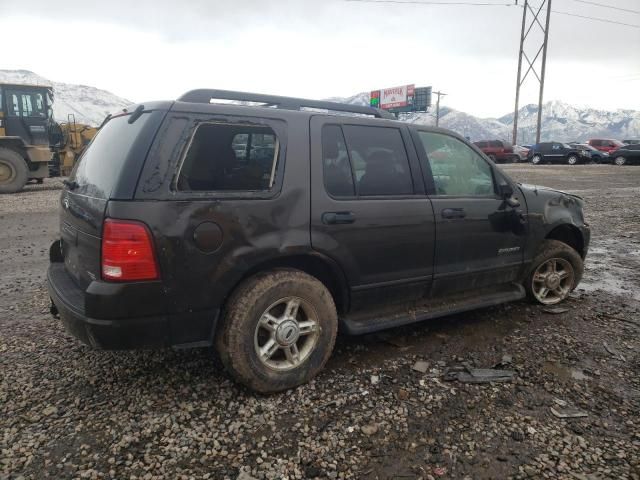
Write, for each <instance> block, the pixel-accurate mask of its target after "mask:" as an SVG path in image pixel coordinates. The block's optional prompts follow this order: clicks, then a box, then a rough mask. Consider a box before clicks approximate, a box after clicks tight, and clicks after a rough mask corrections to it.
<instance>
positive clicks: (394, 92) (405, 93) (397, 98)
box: [379, 85, 415, 110]
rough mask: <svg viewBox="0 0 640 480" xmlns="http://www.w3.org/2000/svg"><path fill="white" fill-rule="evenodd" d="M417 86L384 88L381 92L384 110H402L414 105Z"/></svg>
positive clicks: (381, 104) (381, 105)
mask: <svg viewBox="0 0 640 480" xmlns="http://www.w3.org/2000/svg"><path fill="white" fill-rule="evenodd" d="M414 91H415V85H402V86H401V87H391V88H383V89H382V90H380V91H379V98H380V106H379V108H382V109H384V110H390V109H392V108H402V107H406V106H409V105H412V104H413V96H414Z"/></svg>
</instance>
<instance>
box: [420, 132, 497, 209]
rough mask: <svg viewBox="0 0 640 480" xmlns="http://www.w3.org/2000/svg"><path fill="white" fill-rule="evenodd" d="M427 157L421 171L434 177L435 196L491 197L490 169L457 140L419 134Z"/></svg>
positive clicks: (427, 133)
mask: <svg viewBox="0 0 640 480" xmlns="http://www.w3.org/2000/svg"><path fill="white" fill-rule="evenodd" d="M419 136H420V140H421V141H422V145H423V146H424V149H425V152H426V154H427V161H428V165H425V166H424V168H423V170H424V171H429V169H430V170H431V173H432V175H433V181H434V184H435V189H436V195H455V196H493V195H495V188H494V183H493V173H492V171H491V166H490V165H489V164H488V163H487V162H486V161H485V160H484V159H483V158H482V157H481V156H480V155H478V154H477V153H476V152H475V151H474V150H473V149H472V148H470V147H469V146H468V145H466V144H465V143H463V142H461V141H460V140H458V139H457V138H454V137H451V136H449V135H445V134H442V133H435V132H419Z"/></svg>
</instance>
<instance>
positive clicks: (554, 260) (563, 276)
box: [524, 240, 584, 305]
mask: <svg viewBox="0 0 640 480" xmlns="http://www.w3.org/2000/svg"><path fill="white" fill-rule="evenodd" d="M583 272H584V263H583V261H582V257H580V255H579V254H578V252H576V251H575V250H574V249H573V248H571V247H570V246H569V245H567V244H566V243H562V242H560V241H558V240H545V241H544V242H542V245H541V246H540V250H539V251H538V254H537V255H536V257H535V258H534V260H533V262H532V264H531V268H530V269H529V272H528V273H527V276H526V279H525V282H524V287H525V290H526V291H527V297H528V298H529V299H530V300H531V301H533V302H535V303H540V304H543V305H554V304H556V303H560V302H562V301H563V300H564V299H565V298H567V296H568V295H569V294H570V293H571V292H572V291H573V290H574V289H575V288H576V287H577V286H578V284H579V283H580V280H581V279H582V274H583Z"/></svg>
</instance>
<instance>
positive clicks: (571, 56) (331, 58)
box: [0, 0, 640, 116]
mask: <svg viewBox="0 0 640 480" xmlns="http://www.w3.org/2000/svg"><path fill="white" fill-rule="evenodd" d="M397 1H402V0H397ZM416 1H420V0H416ZM432 1H433V0H432ZM439 1H454V0H439ZM458 1H460V0H458ZM467 1H469V2H486V3H495V4H503V5H504V4H512V3H515V1H514V0H467ZM532 1H533V3H536V4H537V3H538V2H539V0H532ZM592 1H595V2H596V3H601V4H607V5H611V6H616V7H619V8H626V9H629V10H636V11H640V0H592ZM519 3H520V4H522V3H524V0H519ZM553 10H557V11H558V12H569V13H574V14H578V15H583V16H592V17H598V18H604V19H609V20H613V21H618V22H623V23H628V24H633V25H636V26H640V14H637V13H632V12H624V11H620V10H614V9H610V8H603V7H599V6H595V5H589V4H586V3H583V2H580V1H578V0H553ZM0 12H2V13H1V15H0V31H2V38H3V39H4V42H3V43H4V45H3V48H2V54H1V55H0V69H28V70H32V71H34V72H36V73H38V74H40V75H42V76H44V77H47V78H49V79H51V80H55V81H62V82H68V83H82V84H87V85H92V86H96V87H99V88H103V89H106V90H109V91H111V92H113V93H115V94H117V95H120V96H123V97H125V98H128V99H130V100H132V101H136V102H138V101H145V100H156V99H171V98H175V97H177V96H179V95H180V94H181V93H182V92H184V91H186V90H190V89H192V88H198V87H212V88H224V89H234V90H245V91H255V92H262V93H274V94H281V95H291V96H304V97H309V98H326V97H330V96H348V95H352V94H355V93H358V92H362V91H369V90H372V89H377V88H381V87H391V86H396V85H402V84H408V83H415V84H416V86H426V85H432V86H433V87H434V89H440V90H442V91H444V92H446V93H448V96H447V97H445V99H444V100H443V103H444V104H445V105H449V106H452V107H454V108H457V109H460V110H463V111H466V112H468V113H472V114H475V115H480V116H499V115H503V114H505V113H507V112H509V111H511V110H513V101H514V100H513V98H514V91H515V79H516V68H517V53H518V42H519V38H520V28H521V21H522V9H521V8H519V7H517V6H468V5H464V6H463V5H459V6H453V5H446V6H443V5H424V4H423V5H416V4H399V3H363V2H354V1H344V0H324V1H321V0H316V1H311V0H298V1H293V0H288V1H287V0H261V1H260V0H224V1H221V0H209V1H205V0H171V1H164V0H156V1H151V0H126V1H124V0H108V1H100V2H91V1H87V0H83V1H73V0H68V1H65V0H41V1H36V0H0ZM534 31H535V30H534ZM533 40H535V38H533ZM537 45H538V44H536V42H535V41H534V42H532V43H531V45H530V46H529V52H530V54H531V55H530V57H532V56H533V55H535V53H536V50H537V48H536V47H537ZM545 100H562V101H566V102H569V103H573V104H577V105H587V106H592V107H596V108H607V109H615V108H632V109H638V110H640V28H632V27H628V26H623V25H614V24H607V23H602V22H597V21H593V20H586V19H581V18H575V17H570V16H567V15H563V14H559V13H556V14H552V18H551V28H550V38H549V52H548V60H547V80H546V87H545ZM536 102H537V86H536V84H535V83H533V82H530V83H529V87H528V88H526V89H525V90H524V91H523V93H522V96H521V105H524V104H526V103H536Z"/></svg>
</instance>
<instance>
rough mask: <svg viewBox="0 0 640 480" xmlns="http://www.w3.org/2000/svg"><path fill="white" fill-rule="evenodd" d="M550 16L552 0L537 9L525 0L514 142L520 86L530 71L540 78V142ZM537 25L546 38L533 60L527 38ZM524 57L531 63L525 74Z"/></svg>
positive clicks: (516, 134)
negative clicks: (528, 50)
mask: <svg viewBox="0 0 640 480" xmlns="http://www.w3.org/2000/svg"><path fill="white" fill-rule="evenodd" d="M516 4H517V2H516ZM545 4H546V7H547V8H546V14H547V16H546V20H545V24H544V26H543V25H542V23H541V22H540V19H539V16H540V13H541V12H542V9H543V8H544V7H545ZM529 14H530V15H531V17H532V18H531V19H530V20H529V21H528V22H527V16H528V15H529ZM550 17H551V0H542V1H541V3H540V5H539V6H538V7H537V9H536V11H534V9H533V8H531V4H530V3H529V0H524V8H523V12H522V30H521V32H520V50H519V54H518V78H517V81H516V102H515V103H516V105H515V109H514V113H513V135H512V138H513V142H514V143H515V142H516V141H517V139H518V110H519V105H520V87H521V86H522V84H523V83H524V81H525V80H526V78H527V76H528V75H529V72H533V74H534V75H535V76H536V78H537V79H538V83H539V84H540V89H539V94H538V119H537V123H536V143H539V142H540V129H541V125H542V101H543V94H544V78H545V73H546V66H547V44H548V40H549V20H550ZM527 25H528V27H527ZM536 25H537V26H538V27H539V28H540V29H541V30H542V33H543V34H544V40H543V41H542V45H540V44H537V45H536V46H538V45H539V47H538V50H537V52H536V54H535V56H534V57H533V60H531V59H530V58H529V57H528V56H527V54H526V51H525V50H526V47H527V43H526V40H527V38H528V37H529V34H530V33H531V29H532V28H534V27H535V26H536ZM529 43H531V42H529ZM541 53H542V60H541V69H540V74H538V71H537V69H536V67H535V64H536V61H537V60H538V57H540V54H541ZM523 58H524V59H525V60H526V61H527V63H528V64H529V68H528V69H527V71H526V72H525V74H524V76H523V75H522V59H523Z"/></svg>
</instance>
